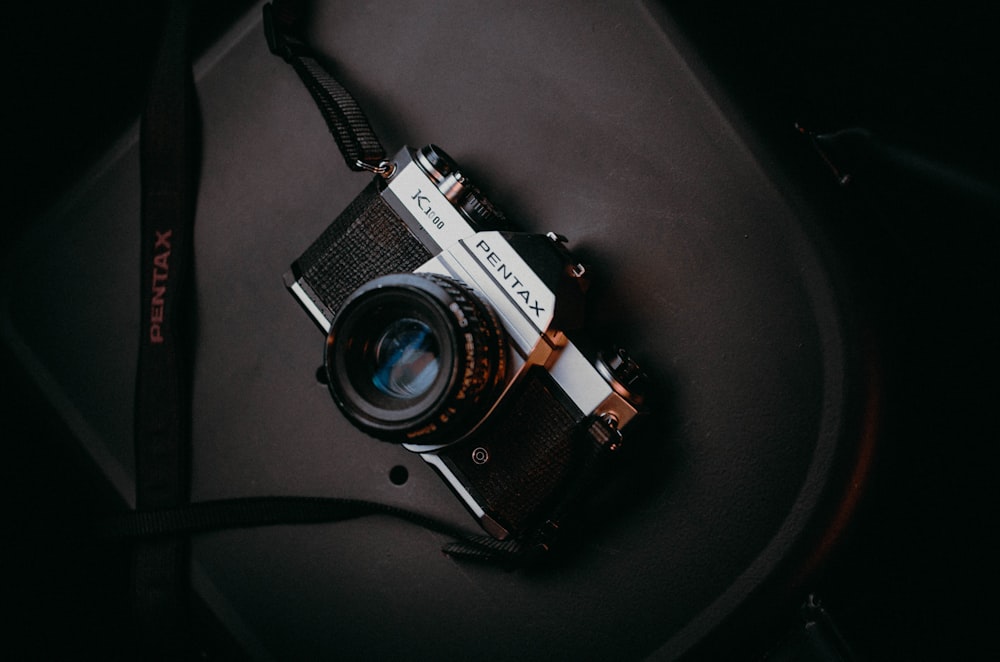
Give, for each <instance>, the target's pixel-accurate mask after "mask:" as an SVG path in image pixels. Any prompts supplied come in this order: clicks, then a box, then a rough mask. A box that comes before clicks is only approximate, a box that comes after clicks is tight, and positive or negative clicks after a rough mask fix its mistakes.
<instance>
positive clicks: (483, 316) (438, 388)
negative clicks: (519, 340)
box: [325, 274, 506, 444]
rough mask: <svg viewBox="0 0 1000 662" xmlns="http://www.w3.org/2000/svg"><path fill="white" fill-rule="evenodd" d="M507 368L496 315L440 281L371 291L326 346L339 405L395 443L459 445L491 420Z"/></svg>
mask: <svg viewBox="0 0 1000 662" xmlns="http://www.w3.org/2000/svg"><path fill="white" fill-rule="evenodd" d="M505 363H506V345H505V339H504V332H503V328H502V326H501V325H500V323H499V321H498V319H497V317H496V315H495V314H494V313H493V311H492V309H490V308H489V306H487V305H486V304H485V303H483V302H482V301H481V300H480V299H479V297H477V296H476V295H475V293H474V292H472V291H471V290H470V289H469V288H467V287H465V286H464V285H463V284H462V283H459V282H458V281H455V280H452V279H449V278H445V277H443V276H437V275H432V274H395V275H389V276H382V277H380V278H376V279H375V280H373V281H370V282H368V283H366V284H365V285H363V286H362V287H361V288H359V289H358V290H357V291H356V292H354V293H353V294H352V295H351V296H350V297H348V298H347V300H346V301H345V302H344V305H343V306H342V307H341V309H340V312H339V314H338V315H337V317H336V318H335V319H334V320H333V324H332V326H331V328H330V334H329V335H328V336H327V343H326V357H325V367H326V372H327V378H328V385H329V388H330V393H331V395H332V396H333V399H334V402H336V403H337V405H338V406H339V407H340V409H341V410H342V411H343V412H344V414H345V415H346V416H347V418H348V419H349V420H350V421H351V422H352V423H353V424H354V425H356V426H357V427H358V428H360V429H362V430H364V431H365V432H367V433H368V434H370V435H372V436H374V437H377V438H379V439H383V440H385V441H392V442H397V443H401V442H416V443H422V444H445V443H449V442H452V441H456V440H458V439H459V438H461V436H462V435H464V434H465V433H466V432H468V431H469V430H471V429H472V427H474V426H475V424H476V423H478V422H479V420H481V418H482V417H483V416H485V414H486V412H487V411H489V408H490V407H491V405H492V403H493V401H494V400H495V398H496V396H497V394H498V389H499V387H500V386H501V385H502V383H503V377H504V370H505V367H506V366H505Z"/></svg>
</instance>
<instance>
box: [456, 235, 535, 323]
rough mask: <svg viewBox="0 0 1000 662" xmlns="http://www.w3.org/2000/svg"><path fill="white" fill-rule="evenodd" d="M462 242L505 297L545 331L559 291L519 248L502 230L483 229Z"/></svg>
mask: <svg viewBox="0 0 1000 662" xmlns="http://www.w3.org/2000/svg"><path fill="white" fill-rule="evenodd" d="M462 243H463V244H465V245H466V248H467V249H468V250H469V251H470V252H471V253H472V255H473V256H475V258H476V261H477V262H479V265H480V266H481V267H482V268H483V269H484V270H485V271H486V273H488V274H489V276H490V279H491V280H492V281H493V283H494V284H495V286H496V287H498V288H500V290H501V291H502V292H503V293H504V295H505V298H506V299H507V300H509V301H512V302H514V303H515V304H516V306H517V308H518V309H519V310H520V311H521V313H522V314H523V315H524V316H525V317H526V318H527V319H528V321H529V322H531V324H532V326H534V327H535V328H536V329H537V330H539V331H544V330H545V329H546V328H547V327H548V324H549V321H551V319H552V310H553V307H554V304H555V295H554V294H553V293H552V290H550V289H549V288H548V287H546V286H545V284H544V283H543V282H542V281H541V279H539V278H538V276H537V275H536V274H535V272H534V270H533V269H532V268H531V267H529V266H528V264H527V263H526V262H525V261H524V259H523V258H521V256H520V255H518V254H517V251H515V250H514V249H513V248H512V247H511V245H510V244H508V243H507V241H506V240H505V239H504V238H503V236H502V235H501V234H500V233H499V232H480V233H477V234H476V235H475V237H472V238H470V239H469V240H468V241H463V242H462ZM494 302H495V301H494Z"/></svg>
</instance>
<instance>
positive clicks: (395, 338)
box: [372, 317, 441, 398]
mask: <svg viewBox="0 0 1000 662" xmlns="http://www.w3.org/2000/svg"><path fill="white" fill-rule="evenodd" d="M440 358H441V352H440V350H439V349H438V343H437V338H436V337H435V335H434V332H433V331H431V328H430V327H429V326H427V325H426V324H424V323H423V322H421V321H420V320H417V319H412V318H409V317H404V318H403V319H398V320H395V321H393V322H390V323H389V326H388V327H386V329H385V331H383V332H382V335H381V336H380V337H379V339H378V340H377V341H376V343H375V351H374V359H375V365H374V375H373V376H372V381H373V383H374V384H375V386H376V387H377V388H378V390H380V391H382V392H383V393H385V394H386V395H389V396H392V397H395V398H413V397H416V396H419V395H422V394H423V393H426V392H427V389H429V388H430V387H431V385H432V384H433V383H434V380H435V379H436V378H437V376H438V372H440V369H441V364H440Z"/></svg>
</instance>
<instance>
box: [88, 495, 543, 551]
mask: <svg viewBox="0 0 1000 662" xmlns="http://www.w3.org/2000/svg"><path fill="white" fill-rule="evenodd" d="M370 515H386V516H390V517H395V518H397V519H401V520H405V521H407V522H410V523H413V524H416V525H418V526H422V527H424V528H426V529H429V530H431V531H437V532H438V533H443V534H445V535H447V536H450V537H452V538H454V539H455V540H454V541H452V542H450V543H447V544H446V545H445V546H444V547H443V548H442V549H443V551H444V552H445V553H447V554H449V555H450V556H455V557H461V558H467V559H475V560H481V561H494V562H496V561H501V562H503V561H506V562H511V563H513V562H523V561H525V560H527V559H528V558H529V557H530V556H531V555H532V551H533V546H532V545H529V544H524V543H521V542H518V541H511V540H508V541H499V540H495V539H493V538H491V537H489V536H482V535H472V534H469V533H466V532H465V531H463V530H462V529H460V528H459V527H456V526H453V525H451V524H449V523H447V522H443V521H441V520H439V519H435V518H433V517H429V516H427V515H423V514H420V513H417V512H414V511H412V510H407V509H404V508H398V507H396V506H392V505H389V504H385V503H378V502H374V501H365V500H361V499H338V498H330V497H297V496H266V497H241V498H235V499H218V500H210V501H199V502H197V503H189V504H184V505H180V506H176V507H172V508H162V509H159V510H153V511H137V512H131V513H126V514H123V515H120V516H117V517H115V518H112V519H108V520H105V521H104V522H102V523H101V524H100V525H99V526H98V528H97V533H98V534H99V535H100V536H101V537H104V538H110V539H136V540H140V541H150V542H155V541H158V540H163V539H171V538H175V537H177V536H182V535H183V536H188V535H191V534H196V533H202V532H205V531H220V530H224V529H240V528H249V527H258V526H273V525H283V524H317V523H328V522H338V521H344V520H350V519H357V518H359V517H366V516H370ZM538 551H541V549H539V550H538Z"/></svg>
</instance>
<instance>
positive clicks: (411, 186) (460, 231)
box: [382, 147, 475, 254]
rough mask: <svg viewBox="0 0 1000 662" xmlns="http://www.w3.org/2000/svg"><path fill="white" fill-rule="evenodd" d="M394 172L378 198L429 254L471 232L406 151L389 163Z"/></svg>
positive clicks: (470, 228)
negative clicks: (392, 164) (395, 214)
mask: <svg viewBox="0 0 1000 662" xmlns="http://www.w3.org/2000/svg"><path fill="white" fill-rule="evenodd" d="M393 161H394V163H395V166H396V169H395V172H394V173H393V174H392V176H391V177H390V178H389V180H388V181H389V186H387V187H386V189H385V190H384V191H382V198H383V199H384V200H385V201H386V203H388V205H389V206H390V207H392V209H393V211H395V212H396V213H397V214H398V215H399V217H400V218H401V219H402V220H403V222H404V223H406V225H407V227H409V228H410V231H411V232H413V234H414V235H415V236H416V237H417V238H418V239H420V240H421V242H423V243H424V245H425V246H426V247H427V250H428V251H429V252H430V253H431V254H435V253H440V252H441V250H442V249H444V248H447V247H448V246H451V245H453V244H454V243H455V242H457V241H458V240H460V239H462V238H464V237H468V236H469V235H471V234H473V233H474V232H475V228H473V227H472V226H471V225H469V222H468V221H467V220H465V218H464V217H463V216H462V214H461V212H459V211H458V210H457V209H455V206H454V204H453V203H452V202H451V201H450V200H449V199H448V198H447V197H446V196H445V194H444V193H442V192H441V190H440V188H439V187H438V186H437V185H435V184H434V183H433V182H432V181H431V180H430V179H428V177H427V174H426V173H425V172H424V170H423V169H422V168H421V167H420V166H419V165H418V164H417V163H415V162H414V160H413V156H412V155H411V153H410V150H409V149H408V148H406V147H404V148H403V149H401V150H400V151H399V153H398V154H396V156H395V158H394V159H393Z"/></svg>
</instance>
